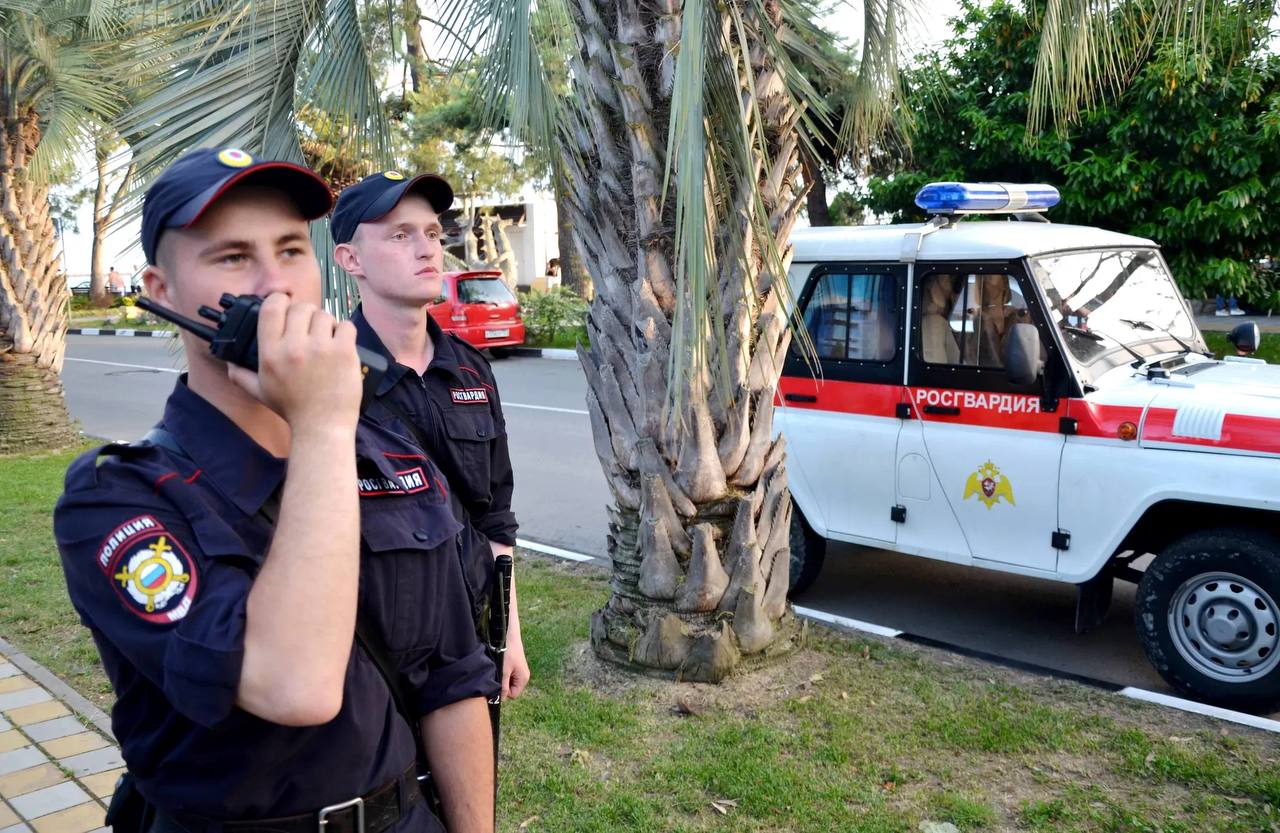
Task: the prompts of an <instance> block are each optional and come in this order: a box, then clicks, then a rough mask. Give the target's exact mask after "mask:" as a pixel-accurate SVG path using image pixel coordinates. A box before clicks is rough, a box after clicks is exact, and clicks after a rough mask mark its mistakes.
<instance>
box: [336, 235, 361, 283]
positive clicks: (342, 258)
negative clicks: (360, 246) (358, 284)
mask: <svg viewBox="0 0 1280 833" xmlns="http://www.w3.org/2000/svg"><path fill="white" fill-rule="evenodd" d="M333 259H334V260H335V261H337V262H338V265H339V266H341V267H342V268H343V269H345V270H346V271H347V274H349V275H352V276H353V277H357V278H363V277H364V269H363V268H362V267H361V266H360V254H359V253H358V252H357V251H356V247H355V246H353V245H351V244H350V243H339V244H338V245H337V246H334V247H333Z"/></svg>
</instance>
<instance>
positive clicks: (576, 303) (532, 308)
mask: <svg viewBox="0 0 1280 833" xmlns="http://www.w3.org/2000/svg"><path fill="white" fill-rule="evenodd" d="M520 316H521V317H522V318H523V319H524V326H525V331H526V332H527V333H528V338H527V339H526V341H527V342H529V343H532V344H554V343H555V340H556V335H557V334H558V333H563V332H565V331H567V330H575V329H580V328H583V327H585V326H586V321H587V302H586V301H585V300H583V299H582V298H580V297H579V296H577V295H575V294H574V293H572V292H570V291H569V290H568V289H565V288H564V287H562V286H557V287H555V288H553V289H549V290H547V291H546V292H539V291H537V290H533V291H530V292H529V293H528V294H526V295H524V296H523V297H522V298H521V299H520Z"/></svg>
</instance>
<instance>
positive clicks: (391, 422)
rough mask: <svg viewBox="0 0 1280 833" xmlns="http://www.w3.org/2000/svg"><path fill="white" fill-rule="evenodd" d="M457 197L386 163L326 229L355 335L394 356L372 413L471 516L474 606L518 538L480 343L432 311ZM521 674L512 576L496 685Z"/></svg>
mask: <svg viewBox="0 0 1280 833" xmlns="http://www.w3.org/2000/svg"><path fill="white" fill-rule="evenodd" d="M452 202H453V189H452V188H450V186H449V184H448V183H447V182H445V181H444V180H443V179H441V178H440V177H438V176H434V175H431V174H425V175H420V176H413V177H405V176H404V175H403V174H400V173H399V172H397V171H386V172H383V173H379V174H374V175H372V176H368V177H365V178H364V179H362V180H361V181H360V182H358V183H356V184H355V185H352V186H350V187H349V188H347V189H346V190H344V191H343V192H342V193H341V194H340V195H339V197H338V204H337V205H336V206H335V207H334V212H333V221H332V223H331V224H330V231H331V233H332V234H333V239H334V242H335V244H336V247H335V250H334V257H335V259H336V260H337V261H338V263H339V265H341V266H342V267H343V268H344V269H346V270H347V272H349V273H350V274H352V275H353V276H355V278H356V280H357V281H358V282H359V286H360V297H361V302H362V303H361V306H360V308H359V309H357V310H356V313H355V315H354V316H352V319H351V320H352V322H353V323H354V324H355V326H356V332H357V335H356V340H357V342H358V343H359V344H360V345H361V346H362V347H365V348H366V349H369V350H372V351H374V352H377V353H380V354H382V355H383V356H384V357H385V358H386V359H387V361H388V365H389V369H388V371H387V374H386V376H385V377H383V380H382V384H381V387H380V388H379V389H378V397H377V401H376V403H375V404H374V405H373V406H372V407H370V408H369V410H368V416H369V417H371V418H373V419H375V420H377V421H379V422H380V423H381V424H383V425H386V426H387V427H389V428H392V429H393V430H395V431H398V432H400V433H403V434H406V435H407V436H412V437H415V438H417V439H418V441H419V443H420V444H421V445H422V447H423V448H424V449H425V450H426V451H427V453H428V454H429V455H430V456H431V458H432V459H433V460H434V461H435V462H436V463H437V464H438V465H439V466H440V468H441V470H442V471H443V472H444V473H445V475H446V476H447V478H448V481H449V483H450V485H451V486H452V487H453V488H454V490H455V493H456V495H457V497H458V499H459V500H458V503H459V504H460V517H459V519H460V520H461V521H462V522H463V523H464V524H465V525H466V532H465V533H464V538H463V541H464V547H463V549H464V563H465V573H466V576H467V583H468V588H469V591H470V594H471V600H472V602H473V603H474V604H475V605H477V607H478V606H479V605H481V604H482V603H483V601H484V598H485V597H486V595H487V593H488V592H489V587H490V583H491V580H492V575H493V559H494V558H496V557H497V556H498V555H501V554H503V553H507V554H510V553H511V552H512V550H513V549H514V547H515V543H516V519H515V515H514V514H513V513H512V511H511V493H512V487H513V479H512V474H511V457H510V454H509V453H508V450H507V431H506V422H505V420H504V419H503V416H502V403H501V401H500V400H499V396H498V386H497V381H496V380H495V378H494V375H493V371H492V369H491V368H490V367H489V363H488V361H487V360H486V359H485V357H484V355H483V354H482V353H481V352H480V351H479V350H477V349H476V348H474V347H472V346H471V345H470V344H468V343H467V342H465V341H463V340H462V339H461V338H458V337H456V336H453V335H448V334H446V333H445V332H444V331H443V330H442V329H441V328H440V325H439V324H437V323H436V321H435V320H434V319H433V318H432V317H431V316H430V315H429V314H428V313H427V308H428V307H429V306H430V305H431V304H432V303H433V302H434V301H435V300H436V299H437V298H438V297H439V296H440V294H441V289H442V281H443V277H442V269H443V264H444V234H443V228H442V227H441V221H440V218H441V215H443V214H444V212H445V211H446V210H448V208H449V206H450V205H451V204H452ZM528 681H529V664H528V661H527V660H526V659H525V654H524V645H523V642H522V640H521V636H520V619H519V615H518V613H517V605H516V596H515V588H514V586H513V587H512V594H511V607H510V627H509V630H508V634H507V650H506V654H505V661H504V668H503V689H502V694H503V696H504V697H507V696H510V697H518V696H519V695H520V692H521V691H522V690H523V689H524V687H525V686H526V685H527V684H528Z"/></svg>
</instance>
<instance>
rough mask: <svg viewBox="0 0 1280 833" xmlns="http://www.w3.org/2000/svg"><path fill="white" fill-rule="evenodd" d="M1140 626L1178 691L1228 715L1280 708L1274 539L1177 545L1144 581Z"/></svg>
mask: <svg viewBox="0 0 1280 833" xmlns="http://www.w3.org/2000/svg"><path fill="white" fill-rule="evenodd" d="M1134 618H1135V620H1136V621H1135V624H1136V626H1137V630H1138V638H1139V640H1140V641H1141V642H1142V647H1143V650H1144V651H1146V654H1147V659H1148V660H1150V661H1151V664H1152V665H1153V666H1155V668H1156V670H1157V671H1158V672H1159V673H1160V676H1161V677H1163V678H1164V679H1165V681H1166V682H1168V683H1169V684H1170V685H1171V686H1173V687H1174V688H1176V689H1178V690H1179V691H1181V692H1183V693H1185V694H1188V695H1190V696H1191V697H1194V698H1195V699H1197V700H1203V701H1205V702H1209V703H1213V704H1215V705H1218V706H1224V707H1227V708H1233V709H1241V710H1245V711H1252V712H1270V711H1274V710H1275V709H1276V708H1277V707H1278V706H1280V539H1278V538H1276V537H1275V536H1274V535H1270V534H1268V533H1265V532H1262V531H1259V530H1253V529H1217V530H1208V531H1205V532H1197V533H1193V534H1191V535H1187V536H1186V537H1184V538H1180V539H1178V540H1177V541H1175V542H1174V543H1172V544H1170V545H1169V546H1168V547H1167V548H1165V550H1164V551H1163V552H1162V553H1160V554H1159V555H1158V556H1157V557H1156V559H1155V560H1154V561H1153V562H1151V564H1150V565H1149V566H1148V567H1147V570H1146V572H1145V573H1144V574H1143V576H1142V580H1141V581H1140V582H1139V583H1138V595H1137V599H1136V601H1135V606H1134ZM1254 674H1257V676H1254Z"/></svg>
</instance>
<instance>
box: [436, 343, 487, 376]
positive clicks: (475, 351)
mask: <svg viewBox="0 0 1280 833" xmlns="http://www.w3.org/2000/svg"><path fill="white" fill-rule="evenodd" d="M446 335H448V337H449V338H451V339H453V344H454V346H455V347H457V346H462V347H465V348H466V349H467V352H469V353H470V354H471V355H473V356H475V357H476V358H478V359H480V360H482V361H483V362H484V366H485V369H487V370H489V374H490V375H493V371H492V370H491V369H490V368H489V357H488V356H486V355H485V354H484V351H483V350H481V349H480V348H479V347H476V346H475V345H474V344H472V343H471V342H469V341H467V340H466V339H464V338H462V337H461V336H459V335H455V334H454V333H446Z"/></svg>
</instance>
